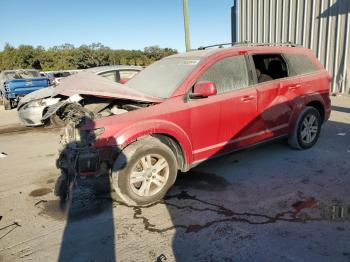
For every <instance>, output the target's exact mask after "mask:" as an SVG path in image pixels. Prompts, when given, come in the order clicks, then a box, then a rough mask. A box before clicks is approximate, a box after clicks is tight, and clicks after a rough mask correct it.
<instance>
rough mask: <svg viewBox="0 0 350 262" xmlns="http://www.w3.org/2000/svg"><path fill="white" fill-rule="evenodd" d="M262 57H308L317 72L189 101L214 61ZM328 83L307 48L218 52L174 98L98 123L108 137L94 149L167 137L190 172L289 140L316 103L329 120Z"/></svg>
mask: <svg viewBox="0 0 350 262" xmlns="http://www.w3.org/2000/svg"><path fill="white" fill-rule="evenodd" d="M264 53H265V54H266V53H267V54H271V53H272V54H273V53H278V54H280V53H292V54H304V55H306V56H308V57H309V58H310V59H311V61H313V63H314V64H315V65H316V66H317V68H318V69H319V70H318V71H316V72H314V73H311V74H306V75H302V76H297V77H287V78H282V79H276V80H273V81H269V82H265V83H260V84H258V83H255V84H254V85H252V86H250V87H249V88H246V89H241V90H236V91H231V92H228V93H224V94H220V95H210V96H209V95H208V97H207V98H203V99H191V100H188V99H187V98H188V96H187V94H188V93H189V91H190V90H192V88H193V86H194V85H195V84H196V82H197V80H198V79H199V77H200V76H201V75H202V73H203V72H205V71H206V70H207V69H208V68H209V67H210V66H212V65H213V64H215V63H216V62H218V61H220V60H222V59H224V58H227V57H232V56H237V55H242V54H243V55H246V56H247V57H248V56H249V55H253V54H264ZM252 70H254V69H252ZM329 79H330V76H329V74H328V73H327V71H326V70H325V69H324V68H323V66H322V65H321V63H320V62H319V61H318V60H317V59H316V57H315V56H314V55H313V54H312V52H311V51H310V50H308V49H304V48H300V47H271V46H259V47H249V48H248V47H236V48H228V49H218V50H215V51H213V52H211V53H209V55H208V56H207V57H206V58H205V59H204V60H203V61H202V62H201V63H199V64H198V66H197V68H195V70H194V71H193V72H192V73H191V74H190V75H189V76H188V77H187V79H185V80H184V81H183V82H182V84H180V85H179V87H178V88H177V89H176V91H175V92H174V93H173V95H172V96H171V97H170V98H168V99H165V100H164V101H161V102H159V103H156V104H154V105H152V106H149V107H146V108H143V109H139V110H135V111H132V112H129V113H127V114H121V115H117V116H112V117H108V118H102V119H98V120H96V121H95V123H94V125H93V126H94V128H99V127H104V128H105V132H104V133H103V134H102V135H101V136H100V137H99V139H98V140H97V141H96V143H95V144H94V147H95V148H103V147H113V146H118V147H120V148H124V147H126V146H128V144H130V143H131V142H133V141H135V140H136V139H137V138H139V137H141V136H144V135H150V134H164V135H167V136H169V137H172V138H173V139H174V140H175V141H177V142H178V143H179V145H180V146H181V148H182V151H183V155H184V159H185V162H186V166H185V168H183V169H184V170H187V169H188V167H189V166H191V164H193V163H194V162H196V161H200V160H205V159H207V158H210V157H213V156H215V155H219V154H222V153H227V152H230V151H232V150H237V149H241V148H245V147H247V146H250V145H252V144H255V143H258V142H262V141H264V140H267V139H271V138H276V137H279V136H281V135H288V134H289V133H291V132H292V130H293V129H294V125H295V122H296V119H297V117H298V115H299V114H300V112H301V111H302V110H303V109H304V108H305V106H306V105H307V104H308V103H310V102H315V101H317V102H319V103H320V104H321V105H322V106H323V108H324V111H325V120H327V119H328V118H329V114H330V99H329V88H330V82H329ZM154 81H157V79H154ZM209 89H210V90H209ZM197 90H200V91H201V92H204V91H205V92H207V94H209V93H210V94H213V92H214V91H213V85H211V84H210V83H205V84H203V85H201V84H200V85H199V87H198V85H197ZM209 91H210V92H209Z"/></svg>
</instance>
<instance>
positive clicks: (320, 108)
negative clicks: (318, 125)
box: [305, 100, 325, 123]
mask: <svg viewBox="0 0 350 262" xmlns="http://www.w3.org/2000/svg"><path fill="white" fill-rule="evenodd" d="M306 106H310V107H313V108H315V109H317V111H318V112H319V113H320V115H321V119H322V123H323V122H324V118H325V108H324V105H323V103H321V102H320V101H319V100H313V101H310V102H308V103H307V104H306V105H305V107H306Z"/></svg>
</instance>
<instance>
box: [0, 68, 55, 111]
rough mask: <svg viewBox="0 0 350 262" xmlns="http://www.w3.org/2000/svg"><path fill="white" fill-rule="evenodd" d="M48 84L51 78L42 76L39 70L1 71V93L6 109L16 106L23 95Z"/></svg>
mask: <svg viewBox="0 0 350 262" xmlns="http://www.w3.org/2000/svg"><path fill="white" fill-rule="evenodd" d="M48 86H49V79H48V78H47V77H42V76H41V75H40V73H39V71H37V70H32V69H30V70H29V69H18V70H5V71H2V72H1V73H0V95H1V98H2V101H3V105H4V108H5V110H9V109H12V108H14V107H16V105H17V104H18V102H19V101H20V99H21V98H22V97H23V96H25V95H27V94H29V93H32V92H34V91H36V90H39V89H43V88H47V87H48Z"/></svg>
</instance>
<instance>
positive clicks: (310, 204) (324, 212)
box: [133, 191, 350, 233]
mask: <svg viewBox="0 0 350 262" xmlns="http://www.w3.org/2000/svg"><path fill="white" fill-rule="evenodd" d="M171 200H172V201H171ZM174 200H181V201H183V200H185V201H188V203H189V204H188V205H179V204H178V203H177V202H176V201H174ZM193 201H194V202H197V203H199V204H200V207H195V206H194V205H193ZM182 203H183V202H182ZM158 204H164V205H166V206H167V207H168V209H169V208H173V211H172V213H173V215H176V211H175V210H184V209H186V210H189V211H197V212H199V216H201V212H213V213H216V215H219V217H221V218H219V219H217V218H216V219H213V220H211V221H208V222H206V223H204V224H190V225H185V224H178V225H172V226H170V227H167V228H157V225H155V224H152V223H151V222H150V220H149V219H148V218H147V217H146V216H144V215H143V214H142V210H143V209H144V208H150V207H152V206H154V205H156V204H153V205H151V206H149V207H133V208H134V219H136V220H141V221H142V223H143V225H144V228H145V229H146V230H148V231H150V232H156V233H163V232H166V231H168V230H172V229H176V228H182V229H184V230H185V232H186V233H191V232H193V233H196V232H199V231H201V230H203V229H206V228H209V227H211V226H213V225H216V224H221V223H228V222H236V223H247V224H251V225H266V224H273V223H276V222H289V223H305V222H308V221H310V222H311V221H324V220H328V221H330V220H332V221H334V220H335V221H344V220H350V208H345V207H342V208H341V207H334V206H332V207H329V206H328V207H319V206H318V205H317V204H318V203H317V201H316V199H315V198H314V197H309V198H306V199H304V200H300V201H296V202H295V203H293V204H292V205H291V207H290V210H288V211H285V212H280V213H277V214H275V215H266V214H260V213H254V212H236V211H234V210H232V209H229V208H226V207H224V206H223V205H219V204H216V203H211V202H208V201H204V200H201V199H199V198H197V197H196V196H192V195H189V194H188V193H187V192H186V191H182V192H181V193H179V194H175V195H169V196H167V197H166V198H165V200H164V201H163V202H161V203H158ZM317 208H318V209H319V210H318V211H320V213H319V214H320V215H319V216H317V217H315V218H312V217H308V216H304V215H303V213H302V211H303V210H305V209H306V210H307V209H317ZM339 214H341V215H339ZM344 214H345V215H344ZM179 215H183V214H182V213H181V214H180V213H179ZM205 215H207V213H206V214H205ZM191 218H192V220H193V213H192V214H191Z"/></svg>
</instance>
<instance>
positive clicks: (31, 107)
mask: <svg viewBox="0 0 350 262" xmlns="http://www.w3.org/2000/svg"><path fill="white" fill-rule="evenodd" d="M142 69H143V67H139V66H127V65H115V66H101V67H95V68H90V69H86V70H83V71H82V72H79V73H77V74H75V75H71V76H69V77H66V78H65V80H64V81H62V83H61V84H63V83H65V82H67V81H68V84H65V85H63V87H61V86H60V84H59V85H57V86H56V87H54V86H53V87H49V88H48V89H46V90H39V91H37V92H33V93H31V94H29V95H27V96H25V97H24V98H23V99H22V100H21V102H20V103H19V105H18V109H17V111H18V116H19V119H20V120H21V123H22V124H23V125H25V126H41V125H43V124H46V125H50V124H52V125H58V126H60V125H63V124H64V121H65V119H64V118H65V114H64V113H62V116H61V117H59V116H57V115H56V114H53V115H50V117H49V118H45V119H44V120H45V121H43V120H42V118H43V116H44V115H45V113H46V112H47V111H48V109H49V107H51V106H53V105H55V104H56V103H58V102H63V101H65V100H67V99H68V98H69V96H67V95H65V94H66V93H64V94H61V93H60V92H59V91H60V90H61V88H62V89H63V90H66V89H67V88H66V86H67V85H68V86H69V87H68V89H69V90H70V91H71V92H73V93H74V94H80V95H82V94H84V92H85V93H86V92H88V94H85V95H86V96H87V97H86V99H85V100H84V99H80V100H79V101H74V103H77V102H80V103H83V104H85V103H86V102H87V100H88V99H89V100H92V97H95V96H96V95H97V94H98V95H99V96H100V97H103V89H102V91H101V88H102V87H103V86H104V85H105V86H108V87H109V86H113V85H116V84H117V82H122V83H125V82H126V81H127V80H129V79H131V78H132V77H134V76H135V75H136V74H137V73H138V72H140V71H141V70H142ZM82 73H83V74H82ZM85 73H87V74H85ZM86 75H88V76H90V75H94V76H97V77H95V78H96V79H97V80H96V79H95V82H89V79H84V77H85V76H86ZM72 77H73V80H72V79H71V78H72ZM77 79H78V80H77ZM71 80H72V81H71ZM104 80H106V81H104ZM100 82H103V83H102V84H99V86H96V83H100ZM80 83H83V84H84V88H83V89H84V90H82V89H81V88H80V87H81V85H80ZM78 86H79V88H80V89H78V88H77V87H78ZM93 88H97V89H98V90H99V93H95V94H94V93H93V92H92V90H93ZM101 93H102V94H101ZM70 94H71V93H70ZM74 94H73V95H74ZM112 98H113V96H112ZM94 99H95V100H96V99H97V98H96V97H95V98H94ZM100 100H101V98H100ZM70 102H72V101H71V100H68V101H67V102H66V103H65V105H66V104H69V103H70ZM72 103H73V102H72ZM68 108H69V107H68ZM68 108H67V109H68ZM61 110H62V108H61ZM59 112H61V111H59ZM59 112H57V113H59ZM62 118H63V119H62Z"/></svg>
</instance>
